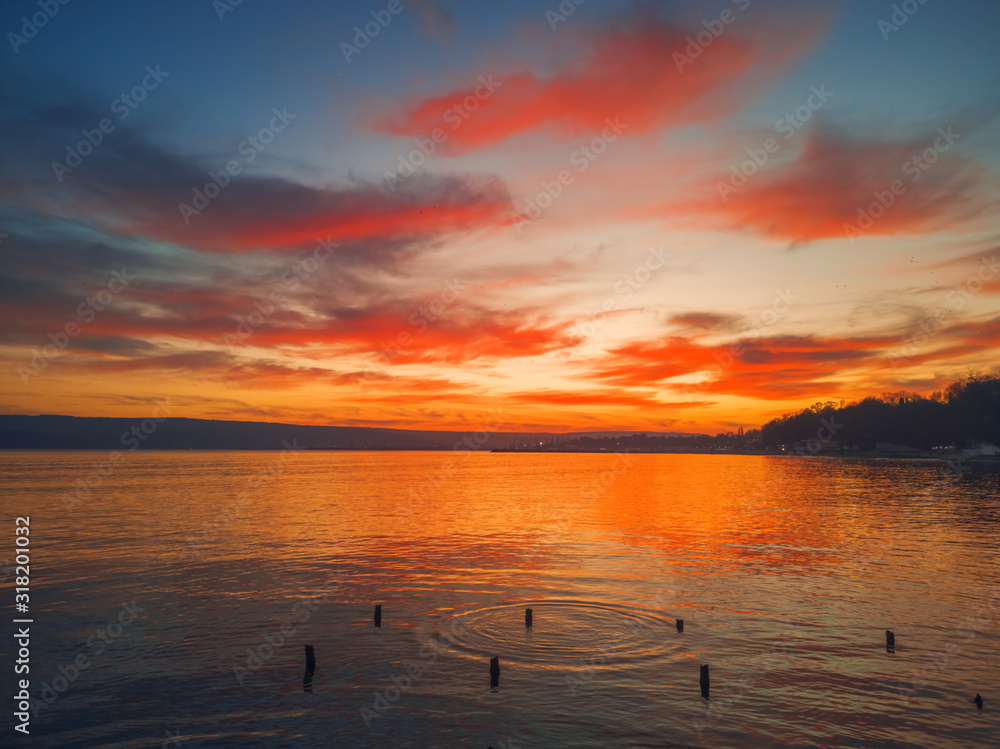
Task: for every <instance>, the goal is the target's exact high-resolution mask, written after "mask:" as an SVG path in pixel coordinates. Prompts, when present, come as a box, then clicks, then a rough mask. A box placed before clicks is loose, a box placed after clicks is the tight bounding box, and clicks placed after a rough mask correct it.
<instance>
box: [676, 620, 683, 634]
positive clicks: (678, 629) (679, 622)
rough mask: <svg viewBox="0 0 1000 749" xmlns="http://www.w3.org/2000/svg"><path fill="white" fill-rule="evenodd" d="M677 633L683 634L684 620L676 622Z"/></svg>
mask: <svg viewBox="0 0 1000 749" xmlns="http://www.w3.org/2000/svg"><path fill="white" fill-rule="evenodd" d="M677 631H678V632H683V631H684V620H683V619H678V620H677Z"/></svg>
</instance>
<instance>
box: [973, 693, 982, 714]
mask: <svg viewBox="0 0 1000 749" xmlns="http://www.w3.org/2000/svg"><path fill="white" fill-rule="evenodd" d="M973 702H975V703H976V707H977V708H979V709H980V710H982V709H983V698H982V697H981V696H980V695H979V692H976V699H974V700H973Z"/></svg>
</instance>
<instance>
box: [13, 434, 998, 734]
mask: <svg viewBox="0 0 1000 749" xmlns="http://www.w3.org/2000/svg"><path fill="white" fill-rule="evenodd" d="M102 457H103V456H101V455H100V454H95V453H85V452H67V453H7V454H5V455H3V456H0V479H2V481H3V487H4V490H5V491H4V497H5V499H4V503H5V505H4V506H5V508H6V507H8V506H9V507H11V508H14V512H16V513H17V514H31V516H32V539H33V544H34V545H35V546H34V548H35V553H36V554H37V555H38V557H37V563H38V564H39V567H38V569H39V570H40V572H39V574H38V577H37V578H36V579H35V582H34V583H33V585H37V601H38V603H37V606H38V611H37V613H38V617H39V622H40V623H39V625H38V627H39V629H40V632H39V642H41V643H45V645H44V646H42V647H45V648H47V652H44V653H41V652H40V653H39V658H40V661H39V662H40V663H41V664H44V665H41V666H40V667H39V668H40V671H41V674H40V676H39V679H46V678H52V673H53V672H54V669H55V668H56V667H57V666H58V664H60V663H62V662H64V661H65V660H66V659H67V658H70V659H71V658H72V656H73V655H74V653H75V651H76V649H77V648H79V643H80V642H83V641H84V640H85V639H86V636H87V633H88V631H92V629H93V627H94V626H100V625H101V623H102V622H103V621H105V620H106V619H107V617H108V616H111V615H113V613H114V611H116V610H117V607H118V606H120V602H121V601H122V600H132V599H135V600H138V601H140V602H142V603H141V605H144V606H146V607H147V608H148V612H147V614H146V616H145V618H144V619H143V620H142V621H141V622H140V623H139V624H138V625H137V626H136V628H135V630H134V632H131V633H129V634H128V636H127V637H123V638H122V639H121V640H120V641H119V642H118V643H117V644H116V647H117V648H118V649H119V651H120V652H121V654H122V656H123V658H122V664H125V663H134V662H135V659H137V658H139V659H141V660H142V662H143V663H144V664H145V665H144V666H143V670H141V671H140V672H134V671H130V670H128V669H127V668H126V667H125V665H121V664H118V662H117V661H114V662H109V663H105V664H103V665H101V666H100V667H99V668H95V670H94V671H93V672H91V674H90V675H89V676H88V679H89V681H88V682H87V683H88V684H89V687H88V688H78V687H76V686H74V688H73V691H71V692H70V693H68V694H67V696H66V698H65V699H64V700H62V701H61V702H60V703H59V705H60V708H59V710H60V711H61V712H60V711H56V710H55V708H53V711H52V712H50V713H49V714H50V715H52V716H54V717H53V719H52V724H51V725H52V726H53V730H54V731H55V732H56V735H58V736H60V737H61V740H64V741H65V742H66V743H67V745H68V744H69V743H72V741H73V740H76V738H75V737H78V736H79V734H78V731H80V730H82V729H80V728H78V725H80V723H79V721H80V720H81V719H82V718H81V716H83V715H86V714H90V713H91V712H92V711H93V706H94V704H95V703H94V700H97V699H98V698H100V699H104V698H108V697H109V695H111V699H112V702H113V703H114V704H115V705H116V706H117V709H118V710H119V713H116V714H115V716H114V717H111V716H109V717H108V718H107V719H106V720H105V721H104V722H99V725H100V727H99V728H95V727H94V726H91V728H90V729H87V730H96V731H98V732H99V733H100V734H101V736H103V740H104V741H107V742H108V743H109V744H110V743H115V742H116V741H119V740H121V739H122V737H124V736H126V735H128V732H129V731H134V730H136V726H144V725H146V721H149V723H150V736H152V735H154V733H155V732H154V731H153V730H152V724H153V722H154V721H153V720H152V718H151V717H150V716H151V715H152V714H153V712H154V708H155V706H156V705H157V704H159V703H157V702H156V700H155V699H154V697H155V695H153V694H152V693H150V696H148V697H144V696H143V693H142V691H141V690H140V689H138V687H139V685H141V684H148V683H155V684H156V685H157V690H158V693H163V694H167V695H170V701H171V704H175V705H179V706H180V708H177V709H179V710H181V711H182V712H183V711H187V714H188V715H189V716H190V717H189V718H187V719H188V720H189V721H190V722H191V725H190V726H189V727H188V735H190V736H192V737H194V738H196V739H197V738H198V737H200V738H201V740H202V741H204V742H207V745H212V742H213V741H215V742H221V743H219V745H222V744H225V743H226V742H233V741H237V742H245V741H251V740H252V741H258V742H260V743H261V745H266V738H265V737H268V736H270V737H272V738H273V737H281V738H280V741H285V740H287V741H288V742H291V743H290V744H289V745H293V744H294V741H293V737H295V736H298V737H300V739H301V737H302V736H312V737H314V739H315V740H317V741H318V740H320V738H319V737H320V736H336V737H339V740H341V741H342V745H344V746H368V745H378V744H379V743H380V742H382V743H385V741H387V740H389V741H390V742H391V743H393V744H394V745H399V746H422V747H427V746H456V745H468V744H470V743H471V744H472V745H475V741H478V737H484V736H486V734H485V733H483V732H484V731H486V730H487V727H488V728H489V730H494V731H496V732H498V733H495V734H493V736H494V738H493V739H489V738H486V739H485V741H484V742H481V743H482V744H483V746H485V744H486V742H492V743H493V744H494V746H496V739H495V736H497V735H501V734H503V735H513V736H516V737H519V739H516V741H517V745H518V746H520V745H524V746H559V745H567V746H568V745H577V746H601V747H611V746H638V745H662V742H663V741H664V740H666V737H671V740H674V741H676V743H677V744H678V745H726V746H760V745H773V744H784V745H787V746H810V745H824V740H823V736H826V735H829V736H839V737H840V739H839V741H840V743H842V744H845V743H846V744H851V745H865V746H878V747H889V746H906V745H913V746H940V747H946V746H955V745H963V746H976V745H982V746H987V745H990V744H989V743H988V740H989V739H990V737H996V736H997V733H996V731H997V724H996V720H995V718H993V717H990V716H991V715H992V714H991V713H988V712H987V711H984V712H983V713H978V712H976V711H975V708H974V707H973V708H972V712H969V710H968V708H967V705H966V704H965V702H967V699H966V698H971V696H972V694H974V692H975V691H984V690H986V689H987V688H988V685H989V684H992V683H994V682H995V681H996V675H997V674H998V673H1000V666H998V661H997V657H998V656H997V654H998V653H1000V639H998V633H997V627H996V622H997V621H998V620H1000V605H998V606H997V607H996V615H995V616H994V613H993V609H991V608H990V607H989V602H990V601H991V600H992V599H991V595H993V594H994V592H995V591H997V590H1000V551H998V547H997V544H996V528H997V522H998V521H1000V512H998V494H1000V492H998V491H997V482H996V480H995V478H993V479H990V478H985V479H982V480H975V481H960V482H955V481H953V480H952V479H951V477H950V476H949V475H948V472H947V470H946V469H944V468H943V467H942V466H941V465H940V464H933V463H923V462H908V461H841V460H822V459H815V460H801V459H789V458H778V457H774V458H769V457H749V456H713V455H612V454H564V455H546V454H509V453H496V454H491V453H459V454H455V453H443V452H307V453H298V454H289V453H282V452H260V453H225V452H139V453H136V454H129V455H127V456H126V460H125V461H124V463H123V464H122V465H121V466H120V467H119V468H117V469H116V470H115V472H114V473H113V474H112V475H111V476H108V477H105V478H103V479H101V481H100V482H99V485H97V486H94V487H92V488H91V489H90V490H89V491H84V492H82V493H80V494H77V495H75V497H76V500H75V501H74V502H72V503H71V506H72V507H73V512H69V511H68V510H67V506H66V497H67V495H68V494H69V495H70V496H74V495H73V494H72V493H73V492H74V487H75V486H76V484H77V482H78V481H79V480H81V479H85V478H86V477H88V475H91V474H92V471H93V468H92V464H93V463H94V462H95V461H100V459H101V458H102ZM333 575H339V577H337V580H338V583H337V585H336V586H335V587H334V588H333V592H330V593H328V598H327V599H323V598H322V596H321V593H323V591H324V590H326V588H325V587H324V586H327V585H328V581H329V580H330V579H331V576H333ZM313 600H322V601H323V602H322V603H321V604H316V609H315V614H314V615H313V616H312V617H311V618H309V619H308V620H307V621H304V622H301V623H298V624H297V625H296V626H297V627H298V628H297V629H296V630H295V632H294V636H290V637H289V642H288V644H287V645H281V646H279V647H277V648H276V649H275V653H276V654H275V655H274V657H273V659H271V660H269V661H268V662H267V663H266V664H265V665H264V666H262V667H261V668H260V670H259V671H256V672H254V674H253V677H252V678H251V679H250V681H249V682H248V683H247V684H245V685H236V684H235V683H234V681H233V677H232V672H233V666H234V664H240V663H242V662H243V661H244V660H245V659H246V657H247V656H246V650H247V648H254V647H258V646H259V643H260V642H261V637H262V636H263V634H264V633H267V632H272V631H275V627H276V626H277V624H278V622H280V621H282V617H287V616H289V613H290V612H292V611H293V610H295V607H296V606H297V605H302V604H303V602H309V601H313ZM997 600H998V601H1000V597H998V598H997ZM376 603H380V604H382V605H383V607H384V619H383V626H382V627H381V628H379V629H376V628H374V627H373V626H372V620H371V617H372V606H373V605H374V604H376ZM528 606H530V607H532V608H533V610H534V612H535V618H534V625H533V626H532V628H530V630H529V629H526V628H525V626H524V621H523V612H524V608H525V607H528ZM984 606H985V607H986V608H984ZM983 611H985V612H987V613H988V614H989V616H988V617H986V616H985V615H983V614H982V612H983ZM977 612H978V613H977ZM974 613H975V614H976V616H978V617H979V618H978V619H976V622H977V623H976V625H975V627H974V628H973V631H974V633H975V635H974V637H973V638H972V639H971V640H966V639H964V637H963V638H959V636H958V635H957V634H956V631H957V630H956V628H957V627H959V626H965V627H966V628H968V627H969V626H971V625H968V624H965V625H963V622H965V621H966V620H967V619H968V618H969V617H970V616H972V615H973V614H974ZM678 618H683V619H684V620H685V632H684V634H683V635H680V634H678V633H677V632H676V629H675V621H676V619H678ZM458 624H461V627H460V628H459V632H458V634H456V635H455V636H454V637H453V638H452V639H451V640H449V641H448V642H447V643H446V644H444V645H441V650H440V655H439V657H438V659H437V660H436V662H434V663H428V664H425V665H426V666H427V669H426V675H422V676H421V677H420V678H419V679H418V680H417V682H416V683H415V684H414V686H413V687H412V689H411V690H410V691H409V692H408V693H407V695H406V698H405V699H403V698H401V701H400V703H399V705H398V706H395V707H393V708H392V709H391V710H389V711H388V712H386V713H385V715H383V716H381V717H380V718H379V722H378V724H377V726H376V727H375V728H368V727H366V726H365V725H364V723H363V722H361V721H359V719H358V712H359V710H360V708H361V707H363V706H364V705H365V704H367V702H370V701H371V699H372V696H371V695H372V694H373V691H376V690H383V689H384V688H385V686H386V685H387V684H390V685H391V684H392V682H391V678H392V677H393V675H394V674H398V673H401V672H403V673H405V670H406V668H407V665H408V664H409V663H411V662H419V661H421V656H419V655H418V654H419V653H420V652H421V647H422V643H426V641H427V638H437V637H438V636H439V633H441V632H443V631H446V630H447V629H448V628H449V627H455V626H457V625H458ZM887 628H890V629H894V630H895V631H896V632H897V652H896V653H895V654H893V655H888V654H886V653H885V650H884V641H883V639H882V638H883V632H884V630H885V629H887ZM306 642H308V643H310V644H313V645H314V646H315V647H316V654H317V660H318V663H319V666H318V668H317V671H316V674H315V678H314V679H313V680H312V681H311V683H310V684H309V687H310V689H311V690H312V691H311V692H309V693H308V698H309V699H312V700H314V701H316V704H313V706H312V709H308V708H306V707H304V706H303V705H302V704H301V703H300V702H297V701H296V700H301V699H303V697H304V695H303V686H302V646H303V643H306ZM948 646H952V647H951V650H950V651H946V650H945V648H946V647H948ZM956 648H957V651H956ZM945 652H947V653H948V658H947V660H946V665H945V666H944V667H940V666H938V667H934V668H933V669H930V668H929V664H930V666H933V664H940V663H941V654H942V653H945ZM493 655H500V657H501V664H502V677H501V684H500V689H499V691H498V692H496V693H495V694H492V695H491V694H490V693H489V691H488V689H487V690H485V691H484V690H482V689H481V687H482V684H481V682H482V680H483V678H484V671H483V664H484V662H485V659H488V658H489V657H491V656H493ZM241 659H242V660H241ZM701 663H711V664H712V684H713V700H712V703H711V704H705V703H703V702H702V701H701V700H700V697H699V695H698V688H697V675H698V669H697V666H698V665H699V664H701ZM116 664H117V665H116ZM932 671H933V674H932V678H926V677H927V674H929V673H932ZM914 684H918V687H917V688H916V689H915V694H913V695H910V696H909V698H905V697H904V696H902V695H901V692H903V691H905V689H908V688H910V686H912V685H914ZM978 685H987V686H982V687H980V686H978ZM487 686H488V685H487ZM970 690H971V692H970V694H968V695H966V694H965V692H969V691H970ZM276 695H280V697H279V696H276ZM196 705H197V706H199V707H197V709H196V707H195V706H196ZM317 706H321V709H319V710H317V709H316V708H317ZM292 716H296V717H294V718H293V717H292ZM984 716H985V717H984ZM696 721H702V723H703V724H704V726H707V728H703V730H702V733H703V735H702V736H701V737H699V736H698V732H697V730H696V728H695V724H696ZM248 731H249V733H248ZM504 732H506V733H504ZM248 737H249V738H248ZM470 737H472V738H470ZM473 739H475V741H473ZM908 742H909V744H908ZM983 742H987V743H983ZM836 743H837V742H836V741H834V742H830V744H831V745H833V744H836Z"/></svg>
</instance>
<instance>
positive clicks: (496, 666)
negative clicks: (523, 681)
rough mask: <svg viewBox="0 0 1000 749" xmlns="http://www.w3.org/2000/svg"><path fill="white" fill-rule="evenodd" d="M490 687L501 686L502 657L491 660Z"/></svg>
mask: <svg viewBox="0 0 1000 749" xmlns="http://www.w3.org/2000/svg"><path fill="white" fill-rule="evenodd" d="M490 686H491V687H498V686H500V656H499V655H495V656H493V657H492V658H490Z"/></svg>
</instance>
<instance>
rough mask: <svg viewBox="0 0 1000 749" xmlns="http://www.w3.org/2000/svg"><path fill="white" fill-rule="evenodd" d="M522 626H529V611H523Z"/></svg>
mask: <svg viewBox="0 0 1000 749" xmlns="http://www.w3.org/2000/svg"><path fill="white" fill-rule="evenodd" d="M524 626H525V627H530V626H531V609H525V610H524Z"/></svg>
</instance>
